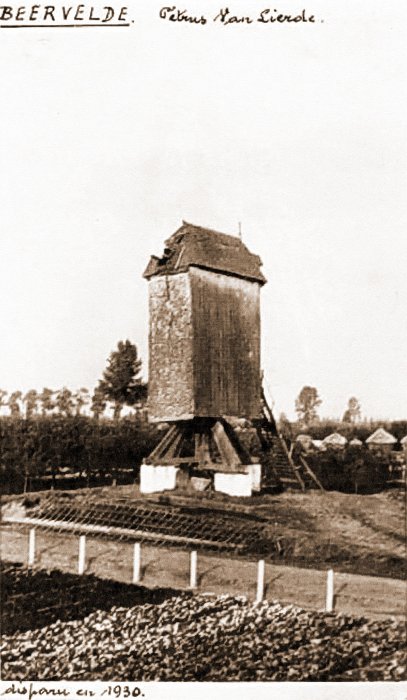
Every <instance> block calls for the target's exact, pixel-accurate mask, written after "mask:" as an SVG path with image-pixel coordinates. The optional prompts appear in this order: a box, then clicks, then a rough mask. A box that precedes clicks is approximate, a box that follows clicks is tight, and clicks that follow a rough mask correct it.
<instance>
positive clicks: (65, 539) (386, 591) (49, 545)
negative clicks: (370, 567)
mask: <svg viewBox="0 0 407 700" xmlns="http://www.w3.org/2000/svg"><path fill="white" fill-rule="evenodd" d="M0 533H1V556H2V559H3V560H5V561H13V562H26V561H27V545H28V535H27V532H23V531H21V530H19V529H17V528H14V527H11V526H7V527H3V528H2V529H1V531H0ZM86 563H87V566H86V571H87V572H89V573H94V574H97V575H98V576H102V577H104V578H111V579H114V580H117V581H124V582H131V580H132V567H133V546H132V545H131V544H128V543H123V542H112V541H106V540H102V539H97V538H93V537H92V538H90V537H88V538H87V545H86ZM77 565H78V537H75V536H73V535H70V534H64V535H61V534H57V533H50V532H44V531H39V530H37V532H36V566H39V567H41V568H59V569H62V570H64V571H71V572H75V571H77ZM142 576H143V578H142V583H143V585H146V586H150V587H153V586H170V587H174V588H187V587H188V585H189V555H188V553H187V552H184V551H179V550H174V549H165V548H156V547H150V546H144V545H143V547H142ZM256 577H257V566H256V563H254V562H250V561H242V560H239V559H232V558H225V557H220V556H212V555H209V554H201V553H199V555H198V586H199V590H200V591H206V592H213V593H217V594H219V593H233V594H237V595H247V596H249V597H250V598H254V597H255V593H256ZM265 584H266V591H265V595H266V597H267V599H269V600H271V599H278V600H279V601H281V602H283V603H295V604H297V605H299V606H301V607H304V608H314V609H322V608H323V607H324V605H325V585H326V571H318V570H315V569H300V568H296V567H291V566H281V565H274V564H267V566H266V576H265ZM335 593H336V598H335V609H336V610H338V611H342V612H346V613H351V614H355V615H365V616H367V617H374V618H382V617H389V616H391V615H392V616H397V617H404V616H405V613H406V583H405V582H403V581H400V580H396V579H389V578H379V577H374V576H359V575H355V574H346V573H336V574H335Z"/></svg>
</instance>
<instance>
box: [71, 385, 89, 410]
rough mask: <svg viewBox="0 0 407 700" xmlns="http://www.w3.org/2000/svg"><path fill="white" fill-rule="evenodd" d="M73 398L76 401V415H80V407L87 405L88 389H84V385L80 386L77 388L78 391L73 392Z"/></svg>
mask: <svg viewBox="0 0 407 700" xmlns="http://www.w3.org/2000/svg"><path fill="white" fill-rule="evenodd" d="M73 398H74V401H75V403H76V415H77V416H80V415H81V413H82V409H83V408H85V406H88V405H89V402H90V396H89V391H88V390H87V389H86V387H81V388H80V389H78V391H76V392H75V394H74V397H73Z"/></svg>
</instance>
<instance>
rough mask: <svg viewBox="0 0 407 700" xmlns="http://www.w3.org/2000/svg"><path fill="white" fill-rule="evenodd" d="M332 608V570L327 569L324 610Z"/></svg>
mask: <svg viewBox="0 0 407 700" xmlns="http://www.w3.org/2000/svg"><path fill="white" fill-rule="evenodd" d="M333 609H334V571H333V569H329V570H328V572H327V575H326V605H325V610H326V612H332V610H333Z"/></svg>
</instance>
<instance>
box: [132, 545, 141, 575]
mask: <svg viewBox="0 0 407 700" xmlns="http://www.w3.org/2000/svg"><path fill="white" fill-rule="evenodd" d="M140 580H141V545H140V542H136V543H135V545H134V556H133V583H139V582H140Z"/></svg>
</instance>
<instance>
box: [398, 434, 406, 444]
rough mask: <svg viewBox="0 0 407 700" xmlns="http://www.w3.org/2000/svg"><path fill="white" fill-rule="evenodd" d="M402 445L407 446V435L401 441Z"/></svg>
mask: <svg viewBox="0 0 407 700" xmlns="http://www.w3.org/2000/svg"><path fill="white" fill-rule="evenodd" d="M400 442H401V444H402V445H407V435H405V436H404V437H403V438H401V440H400Z"/></svg>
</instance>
